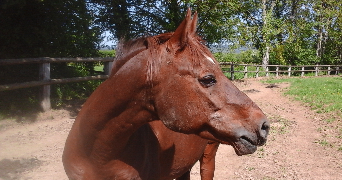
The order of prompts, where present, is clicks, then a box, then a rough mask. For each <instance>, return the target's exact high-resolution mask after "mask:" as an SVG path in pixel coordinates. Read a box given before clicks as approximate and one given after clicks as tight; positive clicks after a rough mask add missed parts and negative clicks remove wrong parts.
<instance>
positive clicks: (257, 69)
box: [255, 66, 260, 78]
mask: <svg viewBox="0 0 342 180" xmlns="http://www.w3.org/2000/svg"><path fill="white" fill-rule="evenodd" d="M259 69H260V67H259V66H256V74H255V77H256V78H258V77H259Z"/></svg>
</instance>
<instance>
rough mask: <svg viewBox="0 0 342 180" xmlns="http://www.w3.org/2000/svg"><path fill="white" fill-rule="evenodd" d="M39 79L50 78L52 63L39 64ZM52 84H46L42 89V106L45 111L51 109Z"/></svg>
mask: <svg viewBox="0 0 342 180" xmlns="http://www.w3.org/2000/svg"><path fill="white" fill-rule="evenodd" d="M39 80H40V81H46V80H50V63H42V64H39ZM50 94H51V92H50V85H44V86H42V88H41V91H40V106H41V108H42V110H43V111H47V110H50V109H51V101H50Z"/></svg>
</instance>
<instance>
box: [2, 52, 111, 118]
mask: <svg viewBox="0 0 342 180" xmlns="http://www.w3.org/2000/svg"><path fill="white" fill-rule="evenodd" d="M113 59H114V58H113V57H109V58H27V59H2V60H0V66H4V65H15V64H32V63H36V64H39V81H31V82H24V83H14V84H6V85H0V91H6V90H14V89H20V88H28V87H36V86H42V90H41V93H40V106H41V107H42V109H43V111H47V110H49V109H51V102H50V94H51V93H50V85H52V84H62V83H71V82H81V81H89V80H99V79H107V78H108V77H109V74H110V71H111V68H112V65H113ZM63 62H104V74H105V75H97V76H88V77H74V78H64V79H51V78H50V63H63Z"/></svg>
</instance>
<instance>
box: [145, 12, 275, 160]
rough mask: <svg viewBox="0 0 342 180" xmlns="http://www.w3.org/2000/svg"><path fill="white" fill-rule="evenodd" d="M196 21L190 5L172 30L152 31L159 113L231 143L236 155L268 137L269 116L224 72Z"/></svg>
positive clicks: (167, 121) (171, 122)
mask: <svg viewBox="0 0 342 180" xmlns="http://www.w3.org/2000/svg"><path fill="white" fill-rule="evenodd" d="M196 25H197V13H195V14H194V15H193V17H191V12H190V10H188V12H187V15H186V18H185V19H184V21H183V22H182V23H181V24H180V25H179V27H178V28H177V29H176V31H175V32H174V33H168V34H164V35H159V36H154V37H151V38H152V40H150V41H153V42H154V43H157V44H159V46H155V47H154V48H151V47H149V49H151V50H150V51H151V52H150V54H151V56H152V57H151V58H150V59H149V63H148V64H149V65H148V66H149V68H148V73H147V81H148V84H150V85H151V97H153V100H152V101H153V103H152V104H153V106H154V109H155V113H156V115H157V116H158V118H159V119H161V121H162V122H163V123H164V125H165V126H166V127H167V128H169V129H171V130H173V131H176V132H181V133H186V134H197V135H198V136H200V137H202V138H204V139H208V140H213V141H216V142H220V143H224V144H230V145H232V146H233V147H234V149H235V152H236V153H237V154H238V155H244V154H250V153H253V152H255V151H256V148H257V146H259V145H263V144H264V143H265V142H266V138H267V134H268V131H269V126H270V125H269V122H268V121H267V118H266V116H265V115H264V114H263V112H262V111H261V110H260V108H259V107H258V106H257V105H256V104H255V103H254V102H253V101H252V100H251V99H250V98H249V97H247V96H246V95H245V94H244V93H243V92H241V91H240V90H239V89H237V88H236V87H235V86H234V85H233V83H232V82H231V81H230V80H229V79H228V78H227V77H225V75H224V74H223V72H222V71H221V69H220V66H219V63H218V62H217V61H216V60H215V58H214V56H213V55H212V54H211V53H210V51H209V50H208V48H207V47H206V46H205V45H204V44H203V41H202V40H201V39H200V37H199V36H197V34H196ZM150 44H151V43H150ZM152 54H153V55H152Z"/></svg>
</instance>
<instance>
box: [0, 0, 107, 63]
mask: <svg viewBox="0 0 342 180" xmlns="http://www.w3.org/2000/svg"><path fill="white" fill-rule="evenodd" d="M0 17H2V18H1V19H0V27H1V28H0V41H1V43H0V58H21V57H25V58H28V57H46V56H49V57H76V56H83V57H86V56H94V55H96V54H97V50H96V49H97V48H98V46H99V43H100V41H101V38H100V35H101V31H100V30H99V29H98V28H97V27H96V26H93V17H92V15H91V14H90V13H89V11H88V9H87V6H86V3H85V2H84V1H77V0H62V1H53V0H15V1H12V0H5V1H1V4H0ZM3 17H6V18H3Z"/></svg>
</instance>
